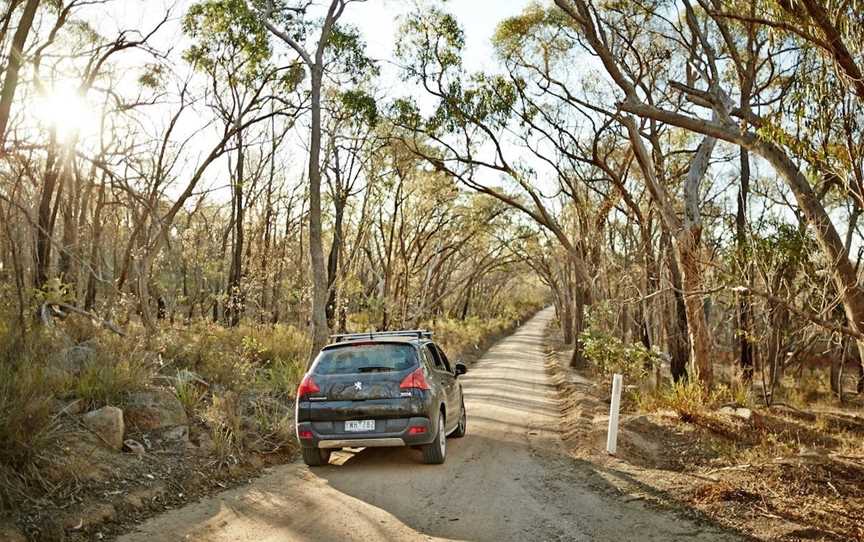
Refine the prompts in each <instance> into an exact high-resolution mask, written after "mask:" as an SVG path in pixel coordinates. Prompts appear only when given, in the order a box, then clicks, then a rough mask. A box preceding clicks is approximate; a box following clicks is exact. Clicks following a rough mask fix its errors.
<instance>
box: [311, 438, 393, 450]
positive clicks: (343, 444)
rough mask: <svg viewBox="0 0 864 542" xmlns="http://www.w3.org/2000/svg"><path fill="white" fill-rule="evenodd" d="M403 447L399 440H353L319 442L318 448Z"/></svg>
mask: <svg viewBox="0 0 864 542" xmlns="http://www.w3.org/2000/svg"><path fill="white" fill-rule="evenodd" d="M393 446H405V441H404V440H402V439H401V438H355V439H343V440H319V441H318V447H319V448H389V447H393Z"/></svg>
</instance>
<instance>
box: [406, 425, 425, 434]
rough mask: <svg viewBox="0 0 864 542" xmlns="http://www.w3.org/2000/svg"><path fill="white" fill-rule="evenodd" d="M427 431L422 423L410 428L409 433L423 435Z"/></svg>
mask: <svg viewBox="0 0 864 542" xmlns="http://www.w3.org/2000/svg"><path fill="white" fill-rule="evenodd" d="M425 432H426V428H425V427H423V426H422V425H414V426H412V427H409V428H408V434H409V435H422V434H423V433H425Z"/></svg>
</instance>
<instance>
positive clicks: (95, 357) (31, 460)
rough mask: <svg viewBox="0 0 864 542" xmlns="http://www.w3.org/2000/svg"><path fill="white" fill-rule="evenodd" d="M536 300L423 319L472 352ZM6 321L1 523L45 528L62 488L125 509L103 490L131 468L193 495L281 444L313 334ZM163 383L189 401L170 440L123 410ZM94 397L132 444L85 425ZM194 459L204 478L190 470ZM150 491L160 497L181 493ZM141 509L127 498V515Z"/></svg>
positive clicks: (118, 489) (123, 483) (121, 486)
mask: <svg viewBox="0 0 864 542" xmlns="http://www.w3.org/2000/svg"><path fill="white" fill-rule="evenodd" d="M538 308H539V304H525V305H520V306H519V307H518V308H515V309H514V310H513V311H512V313H509V314H507V315H505V316H501V317H498V318H486V319H483V318H467V319H464V320H460V319H449V318H438V319H435V320H433V321H428V322H425V323H423V327H426V328H429V329H432V330H433V331H434V332H435V338H436V340H437V341H438V342H439V343H440V344H442V346H443V347H444V348H445V350H446V351H447V352H448V354H449V355H450V356H451V357H452V358H453V359H454V360H455V359H460V358H461V359H465V360H466V361H469V362H470V361H471V360H473V359H474V358H475V357H477V356H478V355H479V354H481V353H482V351H483V350H484V349H485V348H486V347H487V346H488V345H489V343H490V342H491V341H492V340H494V339H495V338H497V337H499V336H500V335H502V334H504V333H505V332H507V331H509V330H510V329H512V328H513V327H515V326H516V325H518V324H519V323H520V322H521V321H524V319H525V318H526V317H527V316H528V315H529V314H531V313H533V312H535V311H536V310H537V309H538ZM6 322H7V321H6V320H3V321H2V323H0V523H2V517H3V516H4V515H5V516H6V517H7V518H13V519H14V520H15V522H16V523H18V524H19V525H20V526H21V528H23V529H24V530H25V531H26V532H28V534H30V535H31V536H34V537H42V538H45V533H44V532H43V527H40V526H39V525H40V523H43V522H44V521H43V520H45V517H43V516H44V515H45V514H48V516H50V515H51V512H50V511H51V510H57V509H59V508H60V507H65V508H68V507H69V502H74V503H81V504H80V506H73V507H72V508H73V509H75V510H79V511H80V510H83V508H82V507H84V506H85V504H86V503H87V502H90V501H91V500H94V499H95V500H96V501H98V502H99V503H100V504H99V506H103V507H104V506H111V507H112V509H113V510H115V512H118V511H119V513H120V515H123V514H122V512H123V511H124V510H125V511H126V512H130V510H129V507H128V506H127V504H128V503H126V501H122V502H120V503H119V504H118V503H115V502H113V501H110V500H109V501H107V502H102V501H104V500H105V499H102V498H101V496H103V495H105V494H108V493H110V494H114V495H121V496H123V495H127V494H132V493H134V491H132V489H133V488H134V487H136V484H137V483H138V482H144V487H143V489H142V488H140V487H139V488H138V490H136V491H144V490H145V489H147V488H148V487H149V486H150V485H152V484H153V483H157V482H158V481H159V479H160V477H161V479H164V480H165V481H166V482H172V481H173V482H176V483H178V484H180V485H181V486H182V487H184V488H186V489H185V490H183V491H180V492H179V493H182V494H187V498H191V497H192V496H193V495H194V494H196V493H199V494H200V493H201V492H207V491H214V490H219V489H221V488H223V487H226V485H227V484H231V483H232V482H231V481H232V480H234V479H237V477H238V476H239V477H241V478H242V477H248V476H249V475H250V473H254V472H255V470H256V467H257V468H260V467H261V466H263V465H264V464H269V463H272V462H273V461H277V462H278V461H284V460H287V459H289V458H291V457H292V454H293V448H294V420H293V401H294V395H295V391H296V389H297V385H298V383H299V380H300V378H301V377H302V375H303V373H304V372H305V366H306V360H307V358H308V351H309V348H310V344H309V339H308V335H307V334H306V333H304V332H303V331H301V330H299V329H297V328H295V327H293V326H290V325H273V326H251V325H240V326H238V327H234V328H226V327H223V326H219V325H214V324H211V323H204V322H200V323H195V324H192V325H187V326H165V327H163V328H161V329H160V330H159V331H158V332H157V333H146V332H145V331H144V330H143V329H136V328H135V327H132V328H131V329H127V330H125V331H126V333H127V335H126V336H119V335H117V334H115V333H112V332H110V331H107V330H100V329H99V328H98V327H97V326H95V325H93V324H92V323H90V322H89V321H86V320H85V321H82V320H81V319H79V318H69V319H67V320H66V321H62V322H57V323H56V324H55V326H53V327H51V328H44V327H41V326H35V325H34V327H33V328H32V329H28V330H27V333H26V334H22V333H20V330H18V329H16V328H14V327H12V326H10V325H8V324H7V323H6ZM166 393H167V394H168V396H169V397H176V401H175V403H176V402H179V405H182V411H185V415H186V416H185V424H184V427H181V428H180V429H181V430H180V432H179V441H178V442H174V441H172V443H171V444H170V445H169V444H164V445H163V444H162V443H161V441H158V439H157V437H156V436H155V435H156V432H154V431H150V430H149V429H150V428H141V427H138V426H136V425H135V422H134V419H133V418H132V417H131V416H130V415H129V411H128V410H126V409H128V408H132V406H131V405H132V403H134V402H135V401H140V400H141V397H142V396H143V397H145V398H151V399H152V397H156V398H159V397H164V395H160V394H166ZM142 394H143V395H142ZM153 394H155V395H153ZM172 401H173V399H172ZM104 406H116V407H119V408H120V409H124V412H126V414H127V416H126V427H125V431H124V438H126V439H132V441H133V442H132V446H133V448H134V447H135V446H136V445H140V446H141V449H130V448H129V447H128V446H126V447H125V448H124V450H123V451H122V452H120V451H117V450H110V449H107V447H106V446H105V443H104V442H100V439H99V438H97V437H98V435H95V437H94V433H93V432H92V431H90V430H89V429H87V427H85V425H84V424H83V423H82V419H83V414H84V413H87V412H92V411H94V410H97V409H100V408H101V407H104ZM169 406H170V405H169ZM155 408H156V409H157V411H158V409H160V408H163V409H164V408H168V407H165V406H164V405H158V404H157V405H156V406H155ZM178 408H181V407H179V406H178ZM130 420H131V422H130ZM172 438H173V437H172ZM151 441H152V442H151ZM142 450H143V452H142ZM136 452H137V453H143V455H141V456H140V457H139V456H138V455H136ZM250 465H251V467H250ZM250 469H251V470H250ZM202 470H206V471H207V472H209V473H212V474H213V480H199V478H200V476H198V474H196V472H198V473H200V472H201V471H202ZM151 473H152V474H151ZM142 476H143V477H144V478H143V479H142V478H141V477H142ZM220 480H222V481H221V482H220ZM189 487H194V488H197V489H196V490H195V491H193V490H191V489H189ZM163 493H164V492H163ZM160 498H161V499H162V500H161V501H159V503H158V504H159V505H158V506H157V507H156V508H158V509H161V508H163V507H164V506H166V505H170V503H171V502H178V503H179V502H182V501H183V499H182V498H181V499H177V498H175V499H172V500H168V501H166V500H165V498H162V497H160ZM115 500H116V499H115ZM133 501H134V499H133ZM148 509H149V510H151V511H153V510H152V507H150V508H148V507H147V506H144V507H143V508H140V507H138V508H135V510H133V511H132V512H134V513H133V514H132V515H131V517H133V518H135V517H141V516H142V514H144V515H146V514H147V513H148V512H147V510H148ZM81 514H83V515H82V517H84V516H85V515H86V514H85V513H84V512H83V511H81ZM55 515H56V514H55ZM127 515H128V514H127ZM109 516H112V517H113V518H116V514H114V515H111V514H109ZM27 518H29V519H27ZM106 521H109V522H110V521H113V519H109V520H106ZM49 523H50V522H49ZM67 523H71V524H73V525H71V527H74V526H76V525H74V524H75V521H73V520H70V521H69V522H67ZM84 523H85V525H84V526H83V527H79V529H78V530H76V529H72V528H71V527H70V525H68V524H63V522H62V521H60V524H59V526H58V524H57V522H54V527H53V529H54V530H55V531H57V532H60V531H66V532H67V533H69V534H77V535H79V536H84V535H85V534H87V533H89V534H91V535H92V534H93V533H94V532H95V531H93V529H95V528H96V527H95V526H94V527H92V528H88V527H87V526H86V521H85V522H84ZM109 531H110V529H109ZM49 538H50V537H49Z"/></svg>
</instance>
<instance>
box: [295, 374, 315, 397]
mask: <svg viewBox="0 0 864 542" xmlns="http://www.w3.org/2000/svg"><path fill="white" fill-rule="evenodd" d="M320 391H321V388H319V387H318V384H316V383H315V381H314V380H312V376H311V375H306V376H304V377H303V380H302V381H301V382H300V387H299V388H297V397H298V398H299V399H303V398H304V397H306V396H307V395H311V394H313V393H318V392H320Z"/></svg>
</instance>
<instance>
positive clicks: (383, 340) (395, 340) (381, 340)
mask: <svg viewBox="0 0 864 542" xmlns="http://www.w3.org/2000/svg"><path fill="white" fill-rule="evenodd" d="M427 342H431V341H430V340H429V339H426V338H422V339H421V338H420V337H399V336H388V337H367V338H365V339H361V338H357V339H350V340H347V341H336V342H332V343H330V344H328V345H327V346H325V347H324V348H323V350H328V349H331V348H338V347H342V346H350V345H357V344H388V343H389V344H412V345H421V344H426V343H427Z"/></svg>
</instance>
